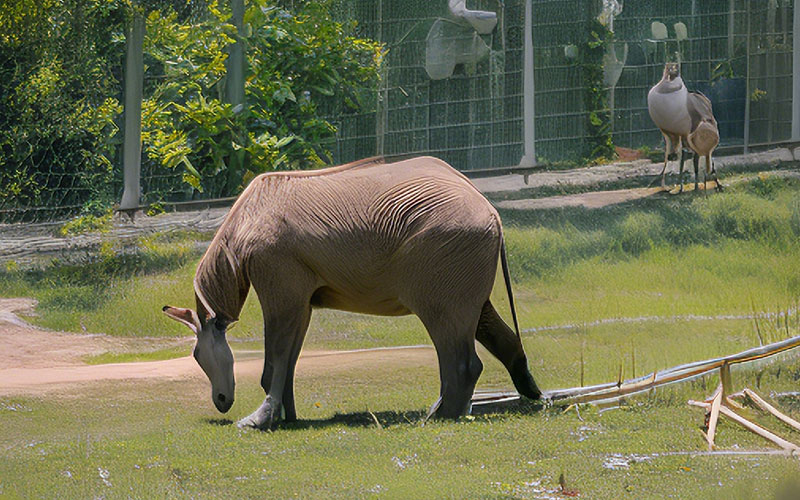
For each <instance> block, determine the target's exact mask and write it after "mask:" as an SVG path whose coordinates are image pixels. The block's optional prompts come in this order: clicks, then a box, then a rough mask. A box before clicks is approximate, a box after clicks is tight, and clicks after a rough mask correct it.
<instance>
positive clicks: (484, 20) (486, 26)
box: [448, 0, 497, 35]
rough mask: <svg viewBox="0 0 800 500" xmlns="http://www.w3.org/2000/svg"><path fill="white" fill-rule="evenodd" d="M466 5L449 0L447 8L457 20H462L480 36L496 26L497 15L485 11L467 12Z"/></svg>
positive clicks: (464, 1)
mask: <svg viewBox="0 0 800 500" xmlns="http://www.w3.org/2000/svg"><path fill="white" fill-rule="evenodd" d="M466 4H467V1H466V0H449V4H448V6H449V7H450V12H451V13H452V14H453V15H454V16H455V17H456V18H457V19H463V20H464V21H466V22H467V23H469V24H470V25H471V26H472V27H473V28H475V31H477V32H478V33H480V34H481V35H486V34H488V33H491V32H492V31H493V30H494V27H495V26H497V14H496V13H494V12H491V11H485V10H469V9H467V5H466Z"/></svg>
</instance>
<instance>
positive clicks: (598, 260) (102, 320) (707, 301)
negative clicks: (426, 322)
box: [0, 176, 800, 349]
mask: <svg viewBox="0 0 800 500" xmlns="http://www.w3.org/2000/svg"><path fill="white" fill-rule="evenodd" d="M798 200H800V182H799V181H797V180H791V179H790V180H786V179H776V178H771V177H767V176H762V177H760V178H757V179H755V180H753V181H751V182H747V183H743V184H739V185H736V186H734V187H733V188H731V189H730V190H729V191H727V192H725V193H722V194H714V195H709V196H698V195H695V196H692V195H687V196H678V197H673V198H669V199H666V200H664V199H662V200H640V201H637V202H633V203H628V204H623V205H618V206H612V207H607V208H604V209H599V210H588V209H582V208H574V207H572V208H564V209H558V210H538V211H503V212H502V216H503V219H504V222H505V226H506V239H507V243H508V245H507V246H508V253H509V261H510V267H511V272H512V276H513V278H514V281H515V283H514V288H515V292H516V295H517V307H518V309H519V311H520V315H521V324H522V327H523V328H541V327H546V326H554V325H562V324H573V323H583V322H591V321H595V320H599V319H604V318H614V317H628V316H633V317H636V316H642V315H646V316H674V315H687V314H700V315H715V314H747V313H752V312H754V311H762V310H769V311H774V310H779V309H787V308H789V307H791V306H794V305H796V302H797V300H798V298H799V297H800V266H797V265H796V263H797V262H800V201H798ZM195 237H196V236H195ZM161 238H162V239H158V238H151V239H150V240H147V241H145V242H142V243H141V244H140V251H139V252H136V253H131V252H125V253H120V254H117V253H115V252H114V251H113V249H106V250H105V253H101V255H100V256H99V257H97V258H96V259H95V260H94V261H91V262H89V263H88V264H86V265H83V266H78V265H72V266H59V265H57V264H54V265H52V266H50V267H49V268H46V269H44V270H34V271H12V272H6V273H4V274H0V290H2V291H0V293H2V294H3V295H6V296H34V297H35V298H37V299H38V300H39V303H40V305H39V308H38V316H37V317H34V318H31V321H33V322H35V323H37V324H40V325H42V326H44V327H47V328H52V329H57V330H66V331H81V329H82V328H86V329H87V331H89V332H94V333H107V334H109V335H116V336H133V337H136V336H139V337H152V336H185V335H187V332H188V330H186V328H185V327H183V326H182V325H179V324H178V323H176V322H174V321H170V320H169V319H168V318H166V317H165V316H164V315H163V314H162V313H161V307H162V306H163V305H165V304H170V305H177V306H184V307H187V306H188V307H192V306H193V305H194V297H193V291H192V286H191V283H192V276H193V274H194V269H195V267H196V264H197V259H198V258H199V251H198V250H197V249H196V247H195V246H194V245H193V243H192V239H191V238H188V237H185V235H184V237H181V238H178V239H175V237H174V236H173V237H171V239H164V238H166V237H161ZM498 283H499V281H498ZM493 297H494V299H493V300H495V302H497V303H498V306H499V307H498V309H500V310H501V311H502V312H503V314H506V309H507V308H506V307H504V303H505V301H506V299H505V293H504V292H503V287H502V286H497V287H496V290H495V293H494V296H493ZM261 329H262V326H261V311H260V308H259V307H258V303H257V300H256V297H255V294H252V293H251V294H250V297H249V298H248V301H247V303H246V305H245V308H244V310H243V312H242V316H241V320H240V322H239V323H238V324H237V325H236V327H235V328H234V329H232V330H231V332H230V337H231V338H234V339H258V338H260V336H261ZM428 342H429V340H428V339H427V335H426V334H425V332H424V330H423V328H422V325H421V324H420V322H419V321H418V320H417V319H416V318H415V317H402V318H380V317H372V316H364V315H356V314H350V313H344V312H338V311H325V310H320V311H316V312H315V314H314V316H313V318H312V323H311V327H310V330H309V335H308V342H307V344H306V345H307V346H309V347H317V348H334V349H350V348H361V347H375V346H386V345H408V344H419V343H428Z"/></svg>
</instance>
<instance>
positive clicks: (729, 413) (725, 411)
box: [689, 400, 800, 453]
mask: <svg viewBox="0 0 800 500" xmlns="http://www.w3.org/2000/svg"><path fill="white" fill-rule="evenodd" d="M689 404H690V405H691V406H698V407H700V408H705V409H706V411H711V408H712V405H711V404H709V403H706V402H705V401H693V400H689ZM719 412H720V413H721V414H722V415H725V416H726V417H728V418H730V419H731V420H733V421H734V422H736V423H737V424H739V425H741V426H742V427H744V428H745V429H747V430H749V431H750V432H753V433H755V434H758V435H759V436H761V437H763V438H765V439H767V440H769V441H772V442H773V443H775V444H776V445H778V446H780V447H781V448H783V449H784V450H785V451H786V452H787V453H795V452H797V451H800V446H798V445H796V444H794V443H791V442H789V441H787V440H785V439H783V438H782V437H780V436H778V435H776V434H773V433H772V432H770V431H768V430H767V429H765V428H763V427H761V426H760V425H758V424H755V423H753V422H750V421H749V420H747V419H745V418H744V417H742V416H740V415H738V414H737V413H735V412H734V411H733V410H731V409H730V408H728V407H727V406H725V405H720V406H719Z"/></svg>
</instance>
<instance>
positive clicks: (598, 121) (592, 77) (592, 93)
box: [579, 17, 615, 161]
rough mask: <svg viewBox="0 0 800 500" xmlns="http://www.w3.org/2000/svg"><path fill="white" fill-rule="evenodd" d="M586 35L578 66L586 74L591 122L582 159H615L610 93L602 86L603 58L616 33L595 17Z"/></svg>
mask: <svg viewBox="0 0 800 500" xmlns="http://www.w3.org/2000/svg"><path fill="white" fill-rule="evenodd" d="M586 33H588V39H587V40H586V42H584V43H583V44H582V45H583V46H582V47H581V51H580V56H581V57H580V60H579V63H580V65H581V69H582V72H583V92H584V93H583V103H584V106H585V109H586V113H587V120H588V123H587V125H586V130H587V137H586V139H585V145H584V151H583V157H584V158H585V159H586V160H590V161H591V160H596V159H599V158H614V155H615V151H614V143H613V142H612V134H611V133H612V130H611V111H610V110H609V109H608V90H607V89H606V88H605V84H604V83H603V57H604V56H605V54H606V50H607V48H608V44H609V43H611V42H612V41H613V40H614V33H613V32H611V31H609V29H608V28H606V27H605V26H604V25H603V24H602V23H600V21H598V20H597V19H596V18H595V17H591V18H590V19H589V22H588V24H587V26H586Z"/></svg>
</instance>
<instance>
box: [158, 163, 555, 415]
mask: <svg viewBox="0 0 800 500" xmlns="http://www.w3.org/2000/svg"><path fill="white" fill-rule="evenodd" d="M498 258H499V260H500V263H501V265H502V268H503V275H504V278H505V284H506V290H507V292H508V296H509V302H510V304H511V308H512V318H513V319H514V327H515V329H514V330H512V329H511V328H509V327H508V326H507V325H506V323H505V322H504V321H503V320H502V319H501V318H500V316H499V315H498V314H497V311H495V309H494V306H493V305H492V303H491V301H490V300H489V295H490V293H491V291H492V286H493V284H494V278H495V272H496V270H497V261H498ZM251 285H252V287H253V289H254V290H255V292H256V294H257V295H258V299H259V301H260V302H261V308H262V313H263V316H264V349H265V353H264V371H263V374H262V376H261V386H262V387H263V388H264V392H265V393H266V399H265V400H264V402H263V403H262V405H261V406H260V407H259V408H258V409H257V410H256V411H254V412H253V413H252V414H251V415H250V416H248V417H245V418H244V419H242V420H241V421H240V422H239V425H240V426H242V427H256V428H259V429H268V428H270V427H271V426H273V425H274V424H275V423H276V422H277V421H278V419H280V417H281V412H282V411H283V412H284V415H285V419H286V420H290V421H291V420H294V419H295V418H296V413H295V404H294V372H295V365H296V363H297V357H298V356H299V354H300V349H301V347H302V345H303V339H304V338H305V335H306V330H307V329H308V323H309V320H310V318H311V311H312V309H315V308H331V309H340V310H344V311H353V312H361V313H367V314H378V315H384V316H399V315H404V314H416V315H417V316H418V317H419V318H420V319H421V320H422V323H423V324H424V325H425V328H426V329H427V330H428V334H429V335H430V337H431V340H433V345H434V347H435V348H436V354H437V355H438V357H439V376H440V381H441V389H440V392H439V401H438V402H437V404H436V405H435V406H434V409H435V415H436V416H440V417H458V416H459V415H464V414H465V413H467V412H468V411H469V409H470V405H471V402H470V401H471V397H472V392H473V390H474V388H475V382H476V381H477V380H478V376H479V375H480V373H481V369H482V367H483V364H482V363H481V361H480V359H479V358H478V354H477V353H476V351H475V341H476V340H477V341H478V342H480V343H481V344H483V345H484V347H486V349H487V350H488V351H489V352H490V353H492V354H493V355H494V356H495V357H497V358H498V359H499V360H500V361H501V362H502V363H503V364H504V365H505V367H506V369H507V370H508V372H509V374H510V375H511V379H512V381H513V382H514V386H515V387H516V388H517V391H519V392H520V393H521V394H522V395H524V396H527V397H528V398H531V399H538V398H539V397H540V396H541V392H540V391H539V389H538V387H537V386H536V383H535V382H534V380H533V377H532V376H531V373H530V371H529V370H528V362H527V358H526V356H525V352H524V351H523V349H522V342H521V340H520V337H519V327H518V326H517V320H516V313H514V309H513V303H514V302H513V296H512V292H511V282H510V280H509V274H508V263H507V261H506V253H505V246H504V243H503V230H502V226H501V224H500V216H499V215H498V213H497V211H496V210H495V209H494V207H492V205H491V204H490V203H489V202H488V201H487V200H486V198H484V197H483V195H482V194H481V193H480V192H479V191H478V190H477V189H476V188H475V186H473V185H472V183H471V182H470V181H469V179H467V178H466V177H464V175H462V174H461V173H460V172H458V171H456V170H455V169H453V168H452V167H451V166H450V165H448V164H447V163H445V162H443V161H442V160H438V159H436V158H431V157H422V158H413V159H409V160H405V161H401V162H397V163H390V164H386V163H383V162H382V160H365V161H362V162H356V163H353V164H349V165H344V166H339V167H333V168H328V169H323V170H315V171H310V172H309V171H301V172H270V173H267V174H262V175H260V176H258V177H256V178H255V179H253V181H252V182H251V183H250V185H249V186H248V187H247V189H245V191H244V192H243V193H242V194H241V196H239V199H238V200H236V203H235V204H234V205H233V208H231V211H230V212H229V213H228V215H227V217H226V218H225V222H223V224H222V226H221V227H220V228H219V230H218V231H217V234H216V236H215V237H214V240H213V241H212V242H211V245H210V246H209V247H208V250H207V251H206V254H205V256H204V257H203V259H202V260H201V261H200V264H199V265H198V267H197V274H196V276H195V279H194V292H195V303H196V307H197V308H196V310H192V309H187V308H180V307H170V306H165V307H164V312H165V313H166V314H167V315H169V316H170V317H171V318H173V319H175V320H177V321H180V322H181V323H183V324H185V325H186V326H188V327H189V328H190V329H191V330H192V331H193V332H194V333H195V334H196V335H197V343H196V345H195V348H194V357H195V358H196V359H197V362H198V363H199V364H200V367H201V368H202V369H203V371H205V373H206V375H208V378H209V380H210V381H211V397H212V400H213V402H214V404H215V405H216V407H217V409H219V410H220V411H221V412H226V411H228V410H229V409H230V407H231V405H233V397H234V394H233V393H234V378H233V355H232V354H231V349H230V346H229V345H228V341H227V339H226V338H225V331H226V329H227V328H228V326H229V325H230V324H231V323H233V322H234V321H236V320H237V319H238V318H239V313H240V312H241V310H242V306H243V305H244V301H245V299H246V298H247V295H248V293H249V292H250V287H251Z"/></svg>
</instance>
